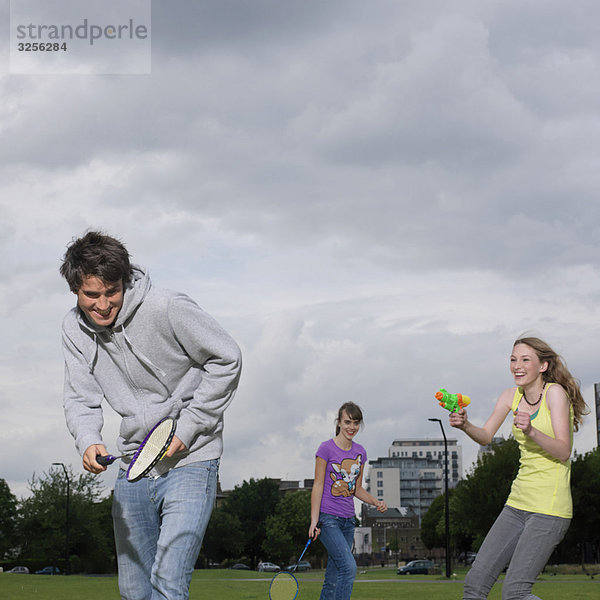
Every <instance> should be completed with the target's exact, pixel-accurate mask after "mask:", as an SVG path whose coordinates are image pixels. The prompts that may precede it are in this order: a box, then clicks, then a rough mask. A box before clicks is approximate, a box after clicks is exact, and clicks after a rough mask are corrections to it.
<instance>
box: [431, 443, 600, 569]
mask: <svg viewBox="0 0 600 600" xmlns="http://www.w3.org/2000/svg"><path fill="white" fill-rule="evenodd" d="M518 467H519V449H518V445H517V442H516V441H515V440H514V439H513V438H512V437H511V438H509V439H508V440H506V441H504V442H502V443H500V444H497V445H495V446H494V450H493V452H492V453H490V454H486V455H484V456H483V457H482V458H481V459H480V460H478V462H477V464H476V466H475V467H474V469H473V470H472V471H471V472H470V473H468V474H467V476H466V477H465V479H463V480H461V481H460V482H459V483H458V485H457V486H456V487H455V488H454V489H452V490H449V492H448V494H449V497H448V503H449V513H450V519H449V521H450V542H451V551H452V552H453V554H454V555H455V556H458V555H459V554H460V553H462V552H466V551H469V550H475V551H476V550H478V549H479V547H480V546H481V544H482V543H483V540H484V538H485V536H486V534H487V532H488V531H489V529H490V527H491V526H492V524H493V523H494V521H495V520H496V517H497V516H498V514H499V513H500V511H501V510H502V507H503V506H504V503H505V501H506V499H507V497H508V495H509V492H510V486H511V484H512V481H513V479H514V478H515V476H516V474H517V470H518ZM571 492H572V495H573V519H572V521H571V525H570V527H569V530H568V532H567V534H566V536H565V538H564V539H563V540H562V542H561V543H560V544H559V545H558V546H557V547H556V549H555V551H554V554H553V555H552V557H551V559H550V562H551V563H552V564H558V563H578V562H580V563H598V562H600V511H598V509H597V507H598V506H600V449H599V448H596V449H594V450H592V451H590V452H587V453H586V454H583V455H579V456H577V457H576V458H575V459H574V460H573V462H572V464H571ZM421 539H422V541H423V543H424V544H425V546H426V547H427V548H429V549H432V548H438V547H439V548H443V547H445V495H444V494H442V495H441V496H438V497H437V498H436V499H435V500H434V501H433V503H432V504H431V506H430V507H429V510H428V511H427V513H426V514H425V515H424V516H423V519H422V521H421Z"/></svg>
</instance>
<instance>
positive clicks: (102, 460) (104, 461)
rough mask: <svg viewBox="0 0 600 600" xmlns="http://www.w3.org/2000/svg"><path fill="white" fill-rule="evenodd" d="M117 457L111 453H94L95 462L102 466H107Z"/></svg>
mask: <svg viewBox="0 0 600 600" xmlns="http://www.w3.org/2000/svg"><path fill="white" fill-rule="evenodd" d="M118 458H119V457H118V456H113V455H112V454H105V455H104V456H102V455H100V454H96V462H97V463H98V464H99V465H102V466H103V467H108V465H112V464H113V463H114V462H115V460H117V459H118Z"/></svg>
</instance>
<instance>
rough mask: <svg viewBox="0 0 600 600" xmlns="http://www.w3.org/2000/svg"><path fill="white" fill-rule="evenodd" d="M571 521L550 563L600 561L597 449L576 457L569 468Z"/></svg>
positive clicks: (599, 454)
mask: <svg viewBox="0 0 600 600" xmlns="http://www.w3.org/2000/svg"><path fill="white" fill-rule="evenodd" d="M571 493H572V495H573V520H572V521H571V526H570V527H569V529H568V531H567V534H566V535H565V538H564V539H563V541H562V542H561V543H560V544H559V545H558V547H557V548H556V550H555V553H554V556H553V557H552V559H551V560H552V562H582V563H583V562H597V561H598V560H599V559H600V556H599V554H600V512H599V511H598V507H599V506H600V448H596V449H594V450H592V451H590V452H587V453H586V454H584V455H580V456H578V457H577V458H576V459H575V460H574V461H573V463H572V465H571Z"/></svg>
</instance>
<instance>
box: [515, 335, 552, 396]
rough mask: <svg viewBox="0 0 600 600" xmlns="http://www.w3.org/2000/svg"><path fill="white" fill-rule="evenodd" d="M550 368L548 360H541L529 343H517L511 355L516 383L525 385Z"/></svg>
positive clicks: (521, 385)
mask: <svg viewBox="0 0 600 600" xmlns="http://www.w3.org/2000/svg"><path fill="white" fill-rule="evenodd" d="M547 368H548V363H547V362H545V361H544V362H541V361H540V359H539V358H538V355H537V354H536V352H535V350H534V349H533V348H532V347H531V346H528V345H527V344H517V345H516V346H515V347H514V348H513V351H512V354H511V355H510V372H511V373H512V374H513V377H514V378H515V383H516V384H517V385H518V386H520V387H525V386H527V385H529V384H531V383H533V382H534V381H536V379H537V378H538V377H540V376H541V374H542V373H543V372H544V371H545V370H546V369H547Z"/></svg>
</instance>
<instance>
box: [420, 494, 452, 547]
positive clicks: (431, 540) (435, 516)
mask: <svg viewBox="0 0 600 600" xmlns="http://www.w3.org/2000/svg"><path fill="white" fill-rule="evenodd" d="M445 498H446V497H445V495H444V494H442V495H441V496H438V497H437V498H435V499H434V500H433V502H432V503H431V505H430V506H429V508H428V509H427V512H426V513H425V514H424V515H423V518H422V519H421V541H422V542H423V543H424V544H425V546H426V547H427V548H429V549H430V550H431V549H432V548H444V547H445V546H446V541H445V540H446V537H445V535H444V534H442V535H441V536H440V535H439V533H438V524H439V523H440V522H443V523H445V520H444V513H445V510H444V509H445V502H446V500H445ZM444 527H445V525H444Z"/></svg>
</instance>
